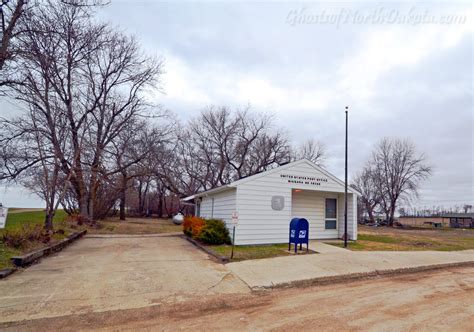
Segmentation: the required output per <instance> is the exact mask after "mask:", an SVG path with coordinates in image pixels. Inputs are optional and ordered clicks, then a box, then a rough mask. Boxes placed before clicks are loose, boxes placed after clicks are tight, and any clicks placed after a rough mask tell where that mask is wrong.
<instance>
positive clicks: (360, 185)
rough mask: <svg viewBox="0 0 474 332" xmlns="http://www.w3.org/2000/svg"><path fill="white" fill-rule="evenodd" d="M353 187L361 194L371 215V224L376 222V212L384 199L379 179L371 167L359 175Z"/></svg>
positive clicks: (366, 167)
mask: <svg viewBox="0 0 474 332" xmlns="http://www.w3.org/2000/svg"><path fill="white" fill-rule="evenodd" d="M351 186H352V187H353V188H355V189H356V190H357V191H359V192H360V193H361V197H360V200H361V202H362V204H363V207H364V209H365V210H366V211H367V214H368V215H369V219H370V222H375V218H374V211H375V209H376V208H377V206H379V204H380V203H381V199H382V197H381V191H380V186H379V183H378V178H377V177H376V175H375V172H374V170H373V169H372V168H371V167H370V165H366V166H365V167H364V168H363V169H362V171H361V172H360V173H359V174H357V176H356V177H355V178H354V180H353V183H352V185H351Z"/></svg>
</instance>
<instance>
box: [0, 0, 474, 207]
mask: <svg viewBox="0 0 474 332" xmlns="http://www.w3.org/2000/svg"><path fill="white" fill-rule="evenodd" d="M99 18H100V19H103V20H107V21H109V22H110V23H111V24H113V25H115V26H117V27H118V28H120V29H122V30H123V31H125V32H126V33H130V34H133V35H135V36H136V37H137V39H138V40H139V41H140V42H141V44H142V45H143V48H144V50H145V51H146V52H147V53H150V54H154V55H157V56H161V57H163V59H164V60H165V64H166V65H165V70H166V73H165V75H164V77H163V90H164V94H159V93H157V94H156V96H154V98H155V99H156V101H157V102H159V103H160V104H161V105H163V107H165V108H166V109H169V110H170V111H172V112H174V113H175V114H177V116H178V117H179V118H180V119H182V120H183V121H184V120H186V119H188V118H190V117H192V116H194V115H197V114H198V113H199V111H200V110H201V109H202V108H204V107H205V106H207V105H211V104H212V105H228V106H231V107H245V106H246V105H250V106H251V107H252V108H253V109H254V110H256V111H262V112H269V113H273V114H274V115H275V120H276V123H277V125H278V126H281V127H283V128H285V129H286V130H287V132H288V133H289V135H290V137H291V139H292V141H293V142H294V143H298V142H301V141H304V140H306V139H308V138H315V139H318V140H321V141H323V142H325V144H326V145H327V148H328V152H329V158H328V160H327V163H326V168H327V169H328V170H329V171H330V172H332V173H334V174H335V175H337V176H339V177H340V178H342V177H343V174H344V159H343V157H344V106H345V105H350V129H349V130H350V153H349V156H350V159H349V166H350V169H349V174H351V175H353V174H355V173H356V172H357V171H358V170H359V169H360V167H361V166H362V165H363V163H364V162H365V160H366V159H367V158H368V156H369V154H370V150H371V149H372V147H373V145H374V144H375V143H376V142H377V141H378V140H380V139H381V138H382V137H384V136H393V137H401V138H409V139H411V140H412V141H413V142H414V143H415V144H416V146H417V148H418V150H419V151H421V152H424V153H425V154H426V156H427V157H428V160H429V161H430V163H431V164H432V165H433V166H434V173H433V176H432V177H431V179H430V180H429V181H426V182H425V183H424V184H423V186H422V190H421V197H420V200H419V201H418V202H416V203H415V205H417V206H421V207H423V206H425V205H427V206H432V205H445V206H450V205H456V204H457V205H462V204H464V203H469V202H471V203H472V202H474V190H473V186H474V183H473V182H474V181H473V178H474V156H473V150H474V146H473V145H474V143H473V141H474V137H473V133H474V130H473V124H474V111H473V54H472V53H473V49H472V48H473V28H472V26H473V21H472V18H473V16H472V7H471V4H470V2H464V3H458V4H456V5H454V4H451V3H449V2H446V3H445V4H442V3H441V4H440V3H439V2H438V3H437V4H429V3H426V2H425V3H410V2H399V3H390V4H383V5H382V4H379V3H370V2H364V3H360V2H359V3H341V2H338V3H330V2H326V3H321V2H319V3H288V2H259V3H255V2H253V3H252V2H231V3H226V4H224V3H218V2H178V3H175V2H159V1H141V2H140V1H120V0H112V3H111V5H109V6H107V7H106V8H104V9H101V10H100V11H99ZM5 112H12V108H9V107H8V106H7V107H5V106H4V105H2V110H1V111H0V115H1V114H3V113H5ZM0 202H4V204H7V205H9V206H42V203H41V201H39V200H37V199H36V198H35V197H34V196H29V195H27V194H26V193H24V192H22V191H21V190H20V189H19V188H15V187H13V188H11V189H8V190H2V191H1V192H0Z"/></svg>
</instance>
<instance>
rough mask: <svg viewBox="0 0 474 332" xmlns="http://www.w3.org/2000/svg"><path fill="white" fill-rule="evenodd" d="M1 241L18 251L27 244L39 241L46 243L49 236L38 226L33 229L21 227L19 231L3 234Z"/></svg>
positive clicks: (25, 226)
mask: <svg viewBox="0 0 474 332" xmlns="http://www.w3.org/2000/svg"><path fill="white" fill-rule="evenodd" d="M1 240H2V242H3V243H4V244H5V245H6V246H8V247H11V248H16V249H20V248H23V247H25V246H26V245H27V243H28V242H35V241H41V242H43V243H48V242H49V240H50V236H49V234H48V233H47V232H44V231H43V228H42V227H41V226H40V225H35V226H34V227H28V226H27V225H23V227H22V228H21V229H18V230H12V231H6V232H5V233H3V234H2V237H1Z"/></svg>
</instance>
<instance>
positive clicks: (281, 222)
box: [201, 162, 344, 244]
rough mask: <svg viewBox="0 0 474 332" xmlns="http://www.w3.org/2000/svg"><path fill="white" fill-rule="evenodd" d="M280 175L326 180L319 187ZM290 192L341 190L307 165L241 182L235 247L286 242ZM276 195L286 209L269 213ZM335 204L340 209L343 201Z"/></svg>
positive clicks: (338, 184) (289, 217)
mask: <svg viewBox="0 0 474 332" xmlns="http://www.w3.org/2000/svg"><path fill="white" fill-rule="evenodd" d="M282 174H285V175H298V176H307V177H317V178H325V179H327V180H328V181H327V182H321V185H319V186H315V185H311V184H305V183H288V179H287V178H282V177H281V175H282ZM303 182H305V181H303ZM292 189H303V190H304V189H306V190H317V191H320V192H335V193H341V192H343V191H344V187H343V186H341V184H340V183H337V182H336V181H334V180H332V179H330V178H328V177H327V176H326V175H324V174H322V173H321V172H319V171H318V170H317V169H315V168H314V167H313V166H311V164H309V163H306V162H304V163H298V164H295V165H293V166H291V167H288V168H284V169H279V170H277V171H275V172H273V173H270V174H267V175H263V176H261V177H257V178H254V179H250V180H249V181H248V182H243V183H240V184H238V186H237V211H238V212H239V225H238V226H237V228H236V241H235V242H236V244H263V243H285V242H287V241H288V225H289V222H290V219H291V216H292V207H291V205H292V197H291V196H292ZM275 195H279V196H283V197H284V198H285V206H284V209H283V210H281V211H275V210H272V207H271V197H272V196H275ZM338 201H339V202H338V205H339V206H338V208H339V207H340V206H341V203H342V202H343V201H340V200H338ZM201 209H202V208H201ZM301 217H303V216H301ZM339 217H340V216H339ZM315 230H316V229H315ZM310 234H311V233H310ZM316 234H317V232H316ZM336 235H337V234H336Z"/></svg>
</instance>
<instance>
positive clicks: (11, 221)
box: [0, 209, 67, 234]
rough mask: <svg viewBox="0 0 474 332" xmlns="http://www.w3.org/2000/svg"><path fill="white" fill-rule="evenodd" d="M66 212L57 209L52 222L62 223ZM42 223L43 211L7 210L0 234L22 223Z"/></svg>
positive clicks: (15, 228)
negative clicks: (3, 226) (4, 223)
mask: <svg viewBox="0 0 474 332" xmlns="http://www.w3.org/2000/svg"><path fill="white" fill-rule="evenodd" d="M66 217H67V214H66V212H64V210H58V211H57V212H56V215H55V216H54V221H53V223H54V224H56V225H59V224H62V222H63V221H64V220H65V219H66ZM43 223H44V212H43V211H42V210H40V211H25V212H21V210H18V209H15V210H14V211H13V212H10V210H9V211H8V216H7V224H6V226H5V229H0V234H2V233H3V232H5V231H13V230H19V229H21V228H22V226H23V225H28V226H35V225H43Z"/></svg>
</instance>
